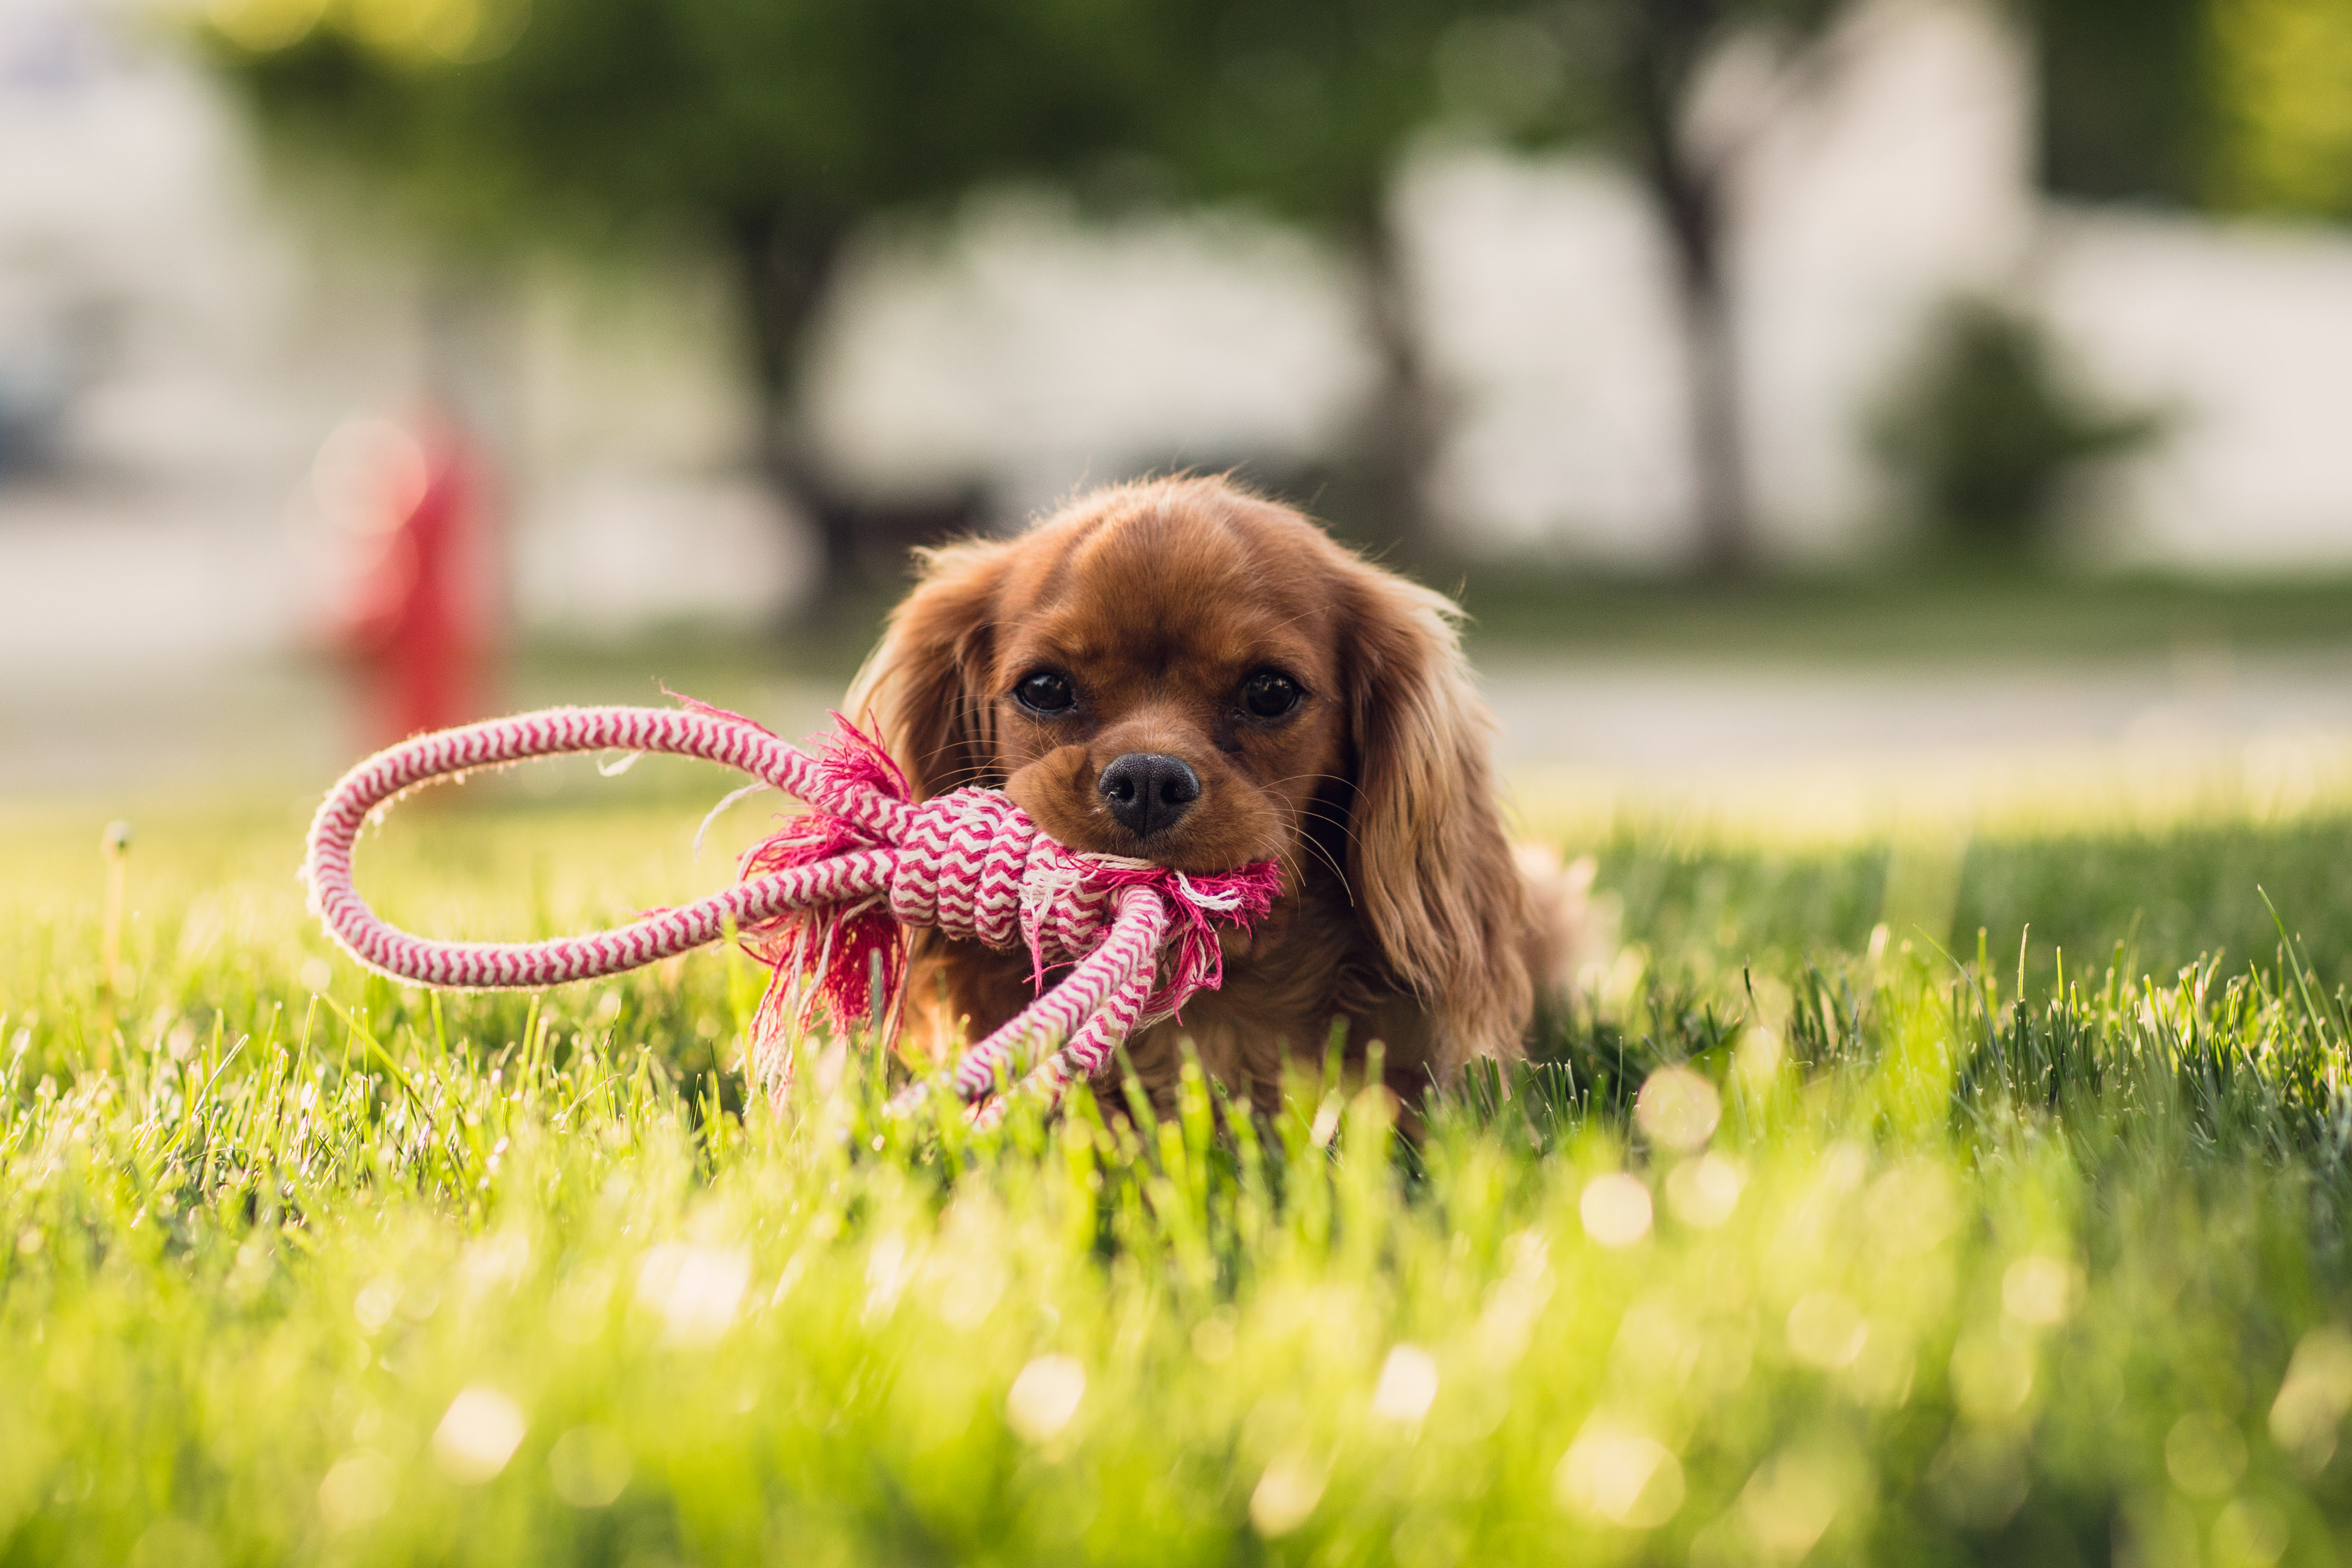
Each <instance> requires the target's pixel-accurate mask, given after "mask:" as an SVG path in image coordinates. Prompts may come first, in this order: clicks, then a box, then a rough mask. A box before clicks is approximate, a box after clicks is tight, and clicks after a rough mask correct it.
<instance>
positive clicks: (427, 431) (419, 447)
mask: <svg viewBox="0 0 2352 1568" xmlns="http://www.w3.org/2000/svg"><path fill="white" fill-rule="evenodd" d="M319 479H320V496H321V500H322V501H325V502H326V503H327V510H328V511H329V513H330V519H331V521H334V522H335V523H336V524H337V525H338V531H339V532H341V534H342V535H343V536H344V538H345V540H346V541H347V544H346V546H345V549H346V552H347V553H346V554H345V558H344V559H345V565H344V569H343V571H342V572H341V574H339V575H340V576H341V579H342V583H341V593H340V594H339V595H338V600H339V613H338V614H337V615H336V616H334V621H335V625H334V626H333V628H332V633H333V637H334V640H335V641H336V642H337V643H338V644H339V645H340V647H341V649H342V651H343V652H344V653H345V654H346V655H347V656H348V657H349V658H351V659H352V662H353V663H354V664H355V665H356V667H357V669H358V673H359V676H360V682H361V685H362V688H363V689H364V691H365V696H364V699H363V700H364V704H365V707H366V710H367V714H368V728H369V730H370V731H371V734H370V740H371V742H372V743H373V744H379V745H381V744H388V743H390V742H394V741H397V740H400V739H402V738H403V737H404V736H408V735H414V734H416V733H417V732H419V731H426V730H439V729H446V727H448V726H449V725H452V724H462V723H465V722H466V721H468V720H472V719H478V718H480V717H481V716H482V715H483V714H484V712H485V711H486V710H487V707H486V705H487V703H488V699H489V696H490V692H489V684H490V680H489V675H490V659H491V656H492V653H493V651H494V649H495V647H496V643H497V638H496V636H495V632H494V628H495V625H496V616H495V605H496V594H495V587H496V578H497V574H496V572H495V570H494V568H493V563H492V552H491V540H490V537H489V531H488V527H487V526H486V524H485V519H484V516H483V508H482V492H483V489H484V488H485V487H484V484H483V481H482V478H481V472H480V467H479V465H478V463H477V461H476V460H475V458H474V457H473V454H472V451H471V449H470V447H469V446H468V444H467V441H466V439H465V437H464V436H463V434H462V433H461V432H460V431H459V430H458V429H457V426H455V425H454V424H452V423H451V422H450V421H448V420H447V419H446V418H443V417H441V416H437V415H432V414H427V415H425V416H420V417H418V418H416V419H414V420H412V421H410V422H409V423H408V424H407V425H406V426H395V425H392V424H389V423H386V422H382V421H373V420H371V421H365V422H362V423H359V424H355V425H352V426H346V427H345V428H344V429H343V430H341V431H339V432H337V434H336V435H335V437H332V438H331V440H330V441H329V443H328V447H327V450H326V451H325V452H323V453H321V455H320V473H319Z"/></svg>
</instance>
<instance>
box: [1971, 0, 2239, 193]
mask: <svg viewBox="0 0 2352 1568" xmlns="http://www.w3.org/2000/svg"><path fill="white" fill-rule="evenodd" d="M2017 9H2018V11H2019V13H2020V14H2021V16H2022V17H2023V19H2024V21H2025V22H2026V24H2027V26H2029V27H2030V28H2031V30H2032V35H2033V41H2034V46H2035V47H2034V55H2035V58H2036V61H2037V62H2038V65H2039V73H2040V77H2041V94H2040V98H2041V108H2042V124H2041V142H2042V179H2043V181H2044V183H2046V184H2048V186H2049V187H2050V189H2052V190H2053V191H2055V192H2057V193H2059V194H2060V195H2069V196H2089V197H2093V198H2095V199H2098V200H2103V201H2116V200H2124V201H2138V202H2159V203H2172V204H2192V203H2195V202H2196V201H2198V200H2200V198H2201V197H2202V196H2203V195H2205V194H2206V192H2205V185H2206V183H2207V178H2208V174H2209V169H2210V163H2211V149H2212V141H2213V114H2214V103H2213V87H2214V83H2213V80H2212V76H2213V72H2212V69H2211V54H2212V49H2211V43H2212V26H2211V16H2210V13H2211V10H2212V5H2211V0H2017Z"/></svg>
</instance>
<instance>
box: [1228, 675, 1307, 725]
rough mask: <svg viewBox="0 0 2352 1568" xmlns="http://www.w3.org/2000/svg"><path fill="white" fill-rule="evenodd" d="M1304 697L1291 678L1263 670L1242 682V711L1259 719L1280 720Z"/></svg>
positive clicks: (1296, 683)
mask: <svg viewBox="0 0 2352 1568" xmlns="http://www.w3.org/2000/svg"><path fill="white" fill-rule="evenodd" d="M1304 695H1306V694H1305V693H1304V692H1302V691H1300V690H1299V689H1298V682H1297V681H1295V680H1293V679H1290V677H1288V676H1286V675H1277V674H1276V673H1275V672H1274V671H1273V670H1270V669H1261V670H1259V671H1258V672H1257V673H1256V674H1255V675H1253V676H1251V677H1250V678H1249V679H1247V680H1244V682H1242V711H1243V712H1244V713H1247V714H1249V715H1251V716H1252V717H1254V718H1258V719H1279V718H1281V717H1282V716H1283V715H1284V714H1285V713H1287V712H1289V711H1290V710H1292V709H1293V708H1296V707H1297V706H1298V700H1299V698H1301V697H1302V696H1304Z"/></svg>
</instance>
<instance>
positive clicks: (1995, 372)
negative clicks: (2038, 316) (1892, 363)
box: [1872, 299, 2165, 552]
mask: <svg viewBox="0 0 2352 1568" xmlns="http://www.w3.org/2000/svg"><path fill="white" fill-rule="evenodd" d="M2164 426H2165V419H2164V416H2162V415H2161V414H2159V413H2158V412H2157V411H2155V410H2152V409H2139V410H2119V409H2115V408H2110V407H2108V406H2106V405H2105V404H2104V403H2103V402H2102V401H2101V400H2100V399H2098V398H2097V397H2096V396H2095V395H2092V394H2090V393H2088V392H2085V391H2084V389H2082V388H2081V387H2079V386H2078V385H2076V384H2074V382H2073V381H2072V380H2071V379H2070V378H2069V377H2068V376H2067V374H2065V370H2064V367H2063V364H2062V363H2060V357H2059V354H2058V353H2057V350H2056V347H2055V345H2053V343H2052V342H2051V341H2050V336H2049V333H2048V331H2046V330H2045V329H2044V328H2043V327H2042V325H2041V323H2040V322H2038V321H2034V320H2032V318H2031V317H2029V316H2027V315H2024V314H2022V313H2021V312H2020V311H2018V310H2014V309H2012V308H2011V307H2010V306H2007V305H2004V304H2001V303H2000V302H1998V301H1995V300H1982V299H1961V300H1954V301H1952V302H1951V303H1950V304H1948V305H1947V306H1946V307H1945V308H1944V309H1943V310H1942V311H1941V312H1940V313H1939V314H1938V315H1937V319H1936V320H1935V321H1934V323H1933V324H1932V325H1931V327H1930V328H1929V331H1928V335H1927V344H1926V347H1925V350H1924V352H1923V353H1921V354H1920V356H1919V358H1918V359H1917V360H1916V362H1915V363H1914V364H1913V365H1912V366H1911V368H1910V369H1909V371H1908V372H1907V374H1906V375H1905V376H1904V378H1903V381H1902V384H1901V386H1900V389H1899V390H1898V392H1897V393H1896V395H1895V397H1894V398H1893V399H1892V400H1891V401H1890V402H1889V403H1888V405H1886V407H1885V409H1884V410H1883V411H1882V412H1881V414H1880V415H1879V416H1878V418H1877V419H1876V421H1875V422H1874V429H1873V431H1872V435H1873V437H1874V445H1875V446H1876V447H1877V449H1878V453H1879V456H1880V458H1882V460H1884V462H1885V465H1886V467H1887V468H1888V469H1889V471H1890V472H1891V473H1892V475H1893V476H1894V478H1895V480H1896V482H1897V484H1898V485H1899V486H1900V487H1901V488H1902V489H1903V491H1904V492H1905V495H1906V500H1907V503H1908V505H1909V507H1910V509H1911V510H1912V512H1913V513H1914V515H1915V516H1916V518H1917V519H1918V520H1919V521H1920V522H1921V523H1923V524H1924V525H1925V526H1926V527H1927V529H1928V530H1929V531H1930V532H1931V533H1932V534H1933V535H1934V536H1936V537H1938V538H1940V539H1943V540H1946V541H1948V542H1952V543H1956V544H1960V545H1964V546H1968V547H1971V548H1975V549H1988V548H1990V549H1993V550H1997V551H2000V552H2020V551H2026V550H2031V549H2033V548H2035V547H2037V546H2040V545H2042V544H2044V543H2046V542H2048V541H2049V539H2050V537H2051V536H2052V535H2053V533H2054V532H2055V531H2056V530H2057V528H2058V527H2059V525H2060V524H2061V523H2062V522H2063V511H2064V510H2065V500H2066V492H2067V485H2066V481H2067V480H2068V479H2070V478H2071V477H2072V476H2073V475H2074V474H2075V473H2076V472H2077V471H2078V470H2079V469H2080V468H2081V467H2082V466H2083V465H2084V464H2085V463H2087V462H2090V461H2092V460H2094V459H2096V458H2115V457H2119V456H2122V455H2124V454H2126V453H2128V452H2132V451H2135V450H2137V449H2139V448H2141V447H2146V446H2147V445H2149V444H2150V443H2151V442H2153V441H2154V440H2156V439H2157V438H2158V437H2159V436H2160V435H2161V434H2162V433H2163V429H2164Z"/></svg>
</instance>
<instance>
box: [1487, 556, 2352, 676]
mask: <svg viewBox="0 0 2352 1568" xmlns="http://www.w3.org/2000/svg"><path fill="white" fill-rule="evenodd" d="M1448 585H1449V586H1458V587H1459V589H1460V596H1461V600H1462V603H1463V605H1464V607H1465V609H1467V610H1468V611H1469V612H1470V614H1471V616H1473V626H1472V628H1471V640H1472V641H1473V643H1474V644H1475V645H1476V646H1477V647H1479V648H1480V649H1481V650H1482V651H1484V652H1488V653H1493V652H1498V651H1502V650H1506V649H1511V648H1536V649H1549V650H1561V651H1578V652H1589V653H1598V654H1603V655H1607V656H1609V657H1612V658H1624V657H1635V658H1639V657H1657V656H1666V657H1676V658H1679V657H1692V656H1697V657H1706V656H1714V657H1731V658H1740V659H1751V658H1784V659H1790V660H1822V659H1826V660H1832V661H1843V660H1871V661H1882V660H1887V659H1937V658H1940V659H1958V660H1963V661H1981V660H1983V659H1985V658H1988V657H1990V658H2131V657H2136V656H2137V657H2145V656H2148V655H2156V656H2163V655H2167V654H2170V653H2173V652H2175V651H2176V650H2180V649H2184V648H2185V649H2189V650H2191V651H2203V650H2208V649H2211V648H2215V647H2234V648H2242V649H2249V650H2265V649H2266V650H2279V651H2287V650H2296V649H2321V648H2326V649H2341V648H2343V647H2346V645H2347V642H2352V580H2347V579H2343V578H2318V579H2310V580H2301V581H2289V580H2285V579H2275V578H2252V579H2248V580H2246V581H2244V582H2236V583H2233V582H2230V581H2226V580H2218V581H2217V580H2213V579H2203V580H2189V579H2177V578H2168V577H2160V576H2116V577H2089V576H2077V575H2070V574H2057V573H2051V572H2048V571H2032V570H2023V569H2020V570H2017V571H2009V572H2005V571H2001V570H1999V569H1998V568H1990V567H1985V566H1970V565H1967V564H1956V563H1944V564H1941V565H1932V564H1927V563H1920V564H1917V565H1915V566H1913V567H1911V568H1909V569H1907V570H1902V571H1894V572H1889V573H1886V574H1877V575H1857V576H1844V577H1821V578H1780V579H1764V580H1759V581H1757V582H1753V583H1746V584H1726V585H1721V586H1707V585H1704V584H1700V585H1693V584H1675V583H1640V582H1633V583H1628V582H1622V581H1613V580H1611V579H1608V578H1605V577H1595V576H1593V575H1591V574H1573V573H1566V572H1562V571H1559V570H1557V569H1545V568H1543V567H1540V566H1538V567H1534V568H1530V569H1523V570H1499V569H1496V568H1493V567H1487V568H1479V567H1475V566H1474V567H1472V568H1470V569H1469V570H1468V571H1467V574H1466V575H1465V576H1464V577H1462V578H1461V579H1459V580H1458V582H1453V581H1449V584H1448Z"/></svg>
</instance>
